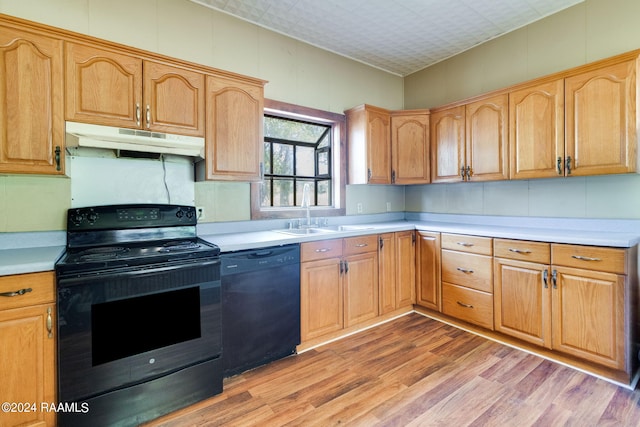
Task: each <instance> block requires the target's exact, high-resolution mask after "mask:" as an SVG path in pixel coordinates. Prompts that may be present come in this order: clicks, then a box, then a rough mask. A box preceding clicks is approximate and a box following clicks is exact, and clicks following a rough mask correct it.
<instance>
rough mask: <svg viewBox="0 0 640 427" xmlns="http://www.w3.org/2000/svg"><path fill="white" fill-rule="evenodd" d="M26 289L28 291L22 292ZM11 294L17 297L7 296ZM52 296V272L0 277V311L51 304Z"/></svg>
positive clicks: (53, 293)
mask: <svg viewBox="0 0 640 427" xmlns="http://www.w3.org/2000/svg"><path fill="white" fill-rule="evenodd" d="M27 289H30V291H26V292H24V290H27ZM20 292H24V293H22V294H20ZM13 293H17V295H14V296H9V295H11V294H13ZM54 295H55V275H54V273H53V272H52V271H47V272H43V273H30V274H17V275H13V276H1V277H0V310H7V309H10V308H19V307H27V306H30V305H37V304H47V303H51V302H53V301H55V297H54Z"/></svg>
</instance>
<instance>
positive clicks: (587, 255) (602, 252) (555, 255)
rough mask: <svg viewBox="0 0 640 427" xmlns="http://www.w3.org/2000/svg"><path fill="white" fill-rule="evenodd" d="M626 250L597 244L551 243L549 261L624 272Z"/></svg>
mask: <svg viewBox="0 0 640 427" xmlns="http://www.w3.org/2000/svg"><path fill="white" fill-rule="evenodd" d="M626 258H627V251H626V250H624V249H615V248H602V247H598V246H579V245H562V244H553V245H551V263H552V264H554V265H563V266H566V267H576V268H584V269H586V270H597V271H604V272H607V273H616V274H625V265H626V261H627V259H626Z"/></svg>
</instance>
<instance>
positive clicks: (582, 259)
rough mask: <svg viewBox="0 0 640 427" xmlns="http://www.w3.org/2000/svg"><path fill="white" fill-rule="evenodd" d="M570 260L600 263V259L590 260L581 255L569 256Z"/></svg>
mask: <svg viewBox="0 0 640 427" xmlns="http://www.w3.org/2000/svg"><path fill="white" fill-rule="evenodd" d="M571 258H575V259H579V260H580V261H602V259H600V258H591V257H588V256H582V255H571Z"/></svg>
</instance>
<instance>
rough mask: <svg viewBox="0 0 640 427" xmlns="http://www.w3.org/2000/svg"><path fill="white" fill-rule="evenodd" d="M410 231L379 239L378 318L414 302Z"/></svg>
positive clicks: (412, 237) (414, 240)
mask: <svg viewBox="0 0 640 427" xmlns="http://www.w3.org/2000/svg"><path fill="white" fill-rule="evenodd" d="M415 236H416V235H415V232H414V231H413V230H410V231H398V232H395V233H384V234H380V235H379V236H378V282H379V286H380V297H379V299H380V310H379V312H380V314H381V315H382V314H386V313H390V312H392V311H394V310H397V309H399V308H402V307H412V306H413V304H415V301H416V291H415V281H416V266H415V258H416V250H415V245H416V237H415Z"/></svg>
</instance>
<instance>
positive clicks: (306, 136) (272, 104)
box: [251, 100, 346, 219]
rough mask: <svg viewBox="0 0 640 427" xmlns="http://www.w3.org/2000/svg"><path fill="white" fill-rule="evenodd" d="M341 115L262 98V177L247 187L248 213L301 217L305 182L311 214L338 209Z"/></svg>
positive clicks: (340, 210)
mask: <svg viewBox="0 0 640 427" xmlns="http://www.w3.org/2000/svg"><path fill="white" fill-rule="evenodd" d="M344 135H345V118H344V115H342V114H336V113H330V112H327V111H322V110H316V109H311V108H307V107H301V106H297V105H293V104H286V103H282V102H277V101H270V100H265V114H264V144H263V150H264V153H263V156H264V163H263V179H262V180H261V181H260V182H259V183H256V184H253V185H252V186H251V208H252V209H251V210H252V218H255V219H258V218H292V217H298V216H302V214H301V210H300V206H301V204H302V194H303V188H304V186H305V184H308V185H309V188H310V189H311V191H310V195H311V207H312V215H313V216H331V215H343V214H344V193H345V189H344V187H345V176H346V173H345V170H344V165H345V164H346V162H345V160H344V159H345V155H344V145H345V144H344Z"/></svg>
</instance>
